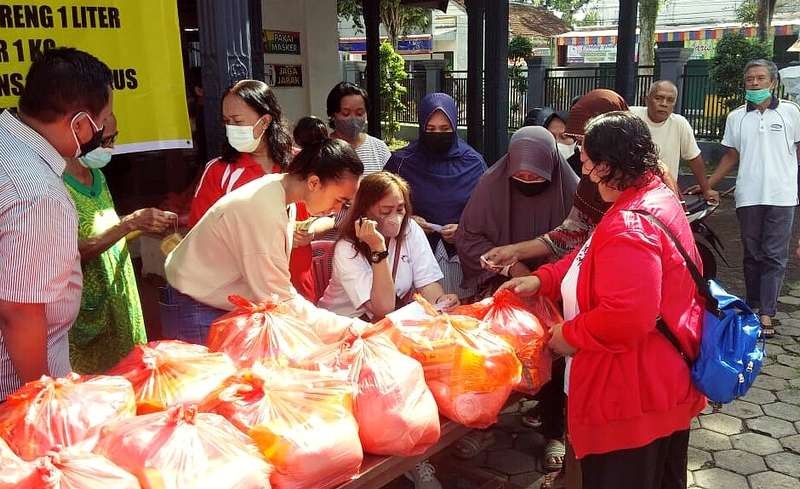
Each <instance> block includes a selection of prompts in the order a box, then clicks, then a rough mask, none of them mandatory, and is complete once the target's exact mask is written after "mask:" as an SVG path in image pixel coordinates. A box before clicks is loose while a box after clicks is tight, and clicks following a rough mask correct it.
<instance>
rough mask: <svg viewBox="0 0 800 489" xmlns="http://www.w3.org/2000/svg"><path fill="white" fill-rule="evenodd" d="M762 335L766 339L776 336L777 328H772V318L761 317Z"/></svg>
mask: <svg viewBox="0 0 800 489" xmlns="http://www.w3.org/2000/svg"><path fill="white" fill-rule="evenodd" d="M761 335H762V336H764V338H766V339H769V338H772V337H774V336H775V328H773V327H772V318H771V317H769V316H764V315H762V316H761Z"/></svg>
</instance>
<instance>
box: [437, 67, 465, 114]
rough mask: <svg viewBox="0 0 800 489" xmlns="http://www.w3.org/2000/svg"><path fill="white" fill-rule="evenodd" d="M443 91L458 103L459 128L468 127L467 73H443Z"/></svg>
mask: <svg viewBox="0 0 800 489" xmlns="http://www.w3.org/2000/svg"><path fill="white" fill-rule="evenodd" d="M442 91H443V92H444V93H446V94H448V95H450V96H451V97H453V100H455V101H456V107H457V108H458V122H457V124H458V125H459V126H466V125H467V72H466V71H446V72H444V73H442Z"/></svg>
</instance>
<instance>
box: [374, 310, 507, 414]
mask: <svg viewBox="0 0 800 489" xmlns="http://www.w3.org/2000/svg"><path fill="white" fill-rule="evenodd" d="M416 300H417V302H418V304H421V305H422V307H423V309H424V311H425V315H424V316H423V317H421V318H420V317H419V316H418V315H416V313H415V314H412V316H414V315H415V316H416V318H414V317H409V318H407V319H405V318H404V317H403V309H401V310H400V311H397V312H396V313H393V314H390V315H389V320H390V321H391V322H392V323H393V324H394V326H395V330H394V332H393V335H392V338H393V341H394V342H395V344H396V345H397V346H398V349H399V350H400V351H401V352H402V353H405V354H406V355H408V356H410V357H412V358H414V359H416V360H417V361H419V362H420V363H421V364H422V368H423V370H424V371H425V380H426V381H427V382H428V387H430V390H431V392H432V393H433V397H434V398H435V399H436V403H437V404H438V405H439V411H440V412H441V413H442V414H443V415H444V416H446V417H448V418H450V419H452V420H453V421H455V422H457V423H461V424H463V425H465V426H469V427H470V428H486V427H488V426H490V425H492V424H494V423H495V422H496V421H497V415H498V414H499V412H500V410H501V409H502V408H503V406H504V405H505V403H506V401H507V400H508V396H509V395H510V394H511V390H512V388H513V387H514V386H515V385H517V384H518V383H519V381H520V375H521V370H522V367H521V365H520V363H519V360H517V356H516V354H515V353H514V349H513V347H512V346H511V345H510V344H509V343H508V342H506V341H505V340H504V339H502V338H500V337H499V336H498V335H496V334H494V333H492V332H491V331H489V329H488V327H487V326H486V324H485V323H482V322H481V321H479V320H477V319H475V318H472V317H468V316H457V315H449V314H442V313H439V312H438V311H436V310H435V309H434V308H433V307H432V306H431V305H430V304H429V303H428V302H427V301H425V300H424V299H422V298H421V297H419V296H417V298H416ZM406 307H409V306H406ZM411 307H412V309H410V310H412V311H413V308H417V309H418V308H419V305H417V304H412V305H411Z"/></svg>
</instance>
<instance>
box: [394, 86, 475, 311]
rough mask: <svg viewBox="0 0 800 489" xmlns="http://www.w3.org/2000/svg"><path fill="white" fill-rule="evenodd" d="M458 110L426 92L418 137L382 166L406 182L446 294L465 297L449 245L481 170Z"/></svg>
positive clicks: (444, 96) (452, 103)
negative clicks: (461, 135) (460, 125)
mask: <svg viewBox="0 0 800 489" xmlns="http://www.w3.org/2000/svg"><path fill="white" fill-rule="evenodd" d="M457 114H458V111H457V109H456V103H455V101H454V100H453V98H452V97H450V96H449V95H447V94H446V93H431V94H428V95H426V96H425V97H424V98H423V99H422V100H421V101H420V103H419V118H418V120H419V139H418V140H417V141H414V142H412V143H411V144H409V145H408V146H406V147H405V148H403V149H401V150H399V151H397V152H395V153H394V154H393V155H392V157H391V158H390V159H389V161H388V163H386V166H385V167H384V170H386V171H390V172H392V173H396V174H398V175H400V176H401V177H403V178H404V179H406V181H407V182H408V183H409V185H410V186H411V204H412V206H413V208H414V214H415V215H414V219H415V220H416V221H417V223H418V224H419V225H420V226H422V229H423V230H424V231H425V233H426V234H427V236H428V241H429V242H430V244H431V248H432V249H433V252H434V255H435V256H436V261H437V262H438V263H439V266H440V267H441V269H442V273H443V274H444V290H445V292H446V293H450V294H458V296H459V297H460V298H462V299H464V298H469V297H471V296H473V295H474V294H475V291H474V290H472V291H470V290H464V289H461V278H462V275H461V265H460V263H459V262H458V255H457V254H456V249H455V246H454V245H453V243H454V239H455V234H456V230H457V229H458V221H459V220H460V219H461V213H462V211H463V210H464V207H465V206H466V205H467V201H469V197H470V195H472V191H473V190H474V189H475V186H476V185H477V184H478V180H480V178H481V176H482V175H483V173H484V172H485V171H486V162H485V161H484V159H483V156H481V155H480V153H478V152H477V151H475V150H474V149H473V148H472V147H471V146H470V145H469V144H467V143H466V142H464V141H463V140H462V139H461V138H459V137H458V132H457V130H456V128H457V125H456V121H457V120H458V119H457Z"/></svg>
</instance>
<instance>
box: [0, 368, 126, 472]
mask: <svg viewBox="0 0 800 489" xmlns="http://www.w3.org/2000/svg"><path fill="white" fill-rule="evenodd" d="M135 414H136V402H135V398H134V395H133V389H132V388H131V384H130V382H128V381H127V380H125V379H123V378H121V377H108V376H95V377H82V376H80V375H78V374H74V373H73V374H69V375H68V376H67V377H65V378H58V379H54V378H51V377H47V376H44V377H42V378H41V379H39V380H36V381H33V382H28V383H27V384H25V385H24V386H22V388H20V389H19V390H18V391H17V392H15V393H14V394H11V395H10V396H9V397H8V398H7V399H6V402H5V403H3V404H2V405H0V436H2V437H3V438H4V439H5V440H6V441H7V442H8V445H9V446H10V447H11V449H12V450H14V451H15V452H16V453H17V455H19V456H20V457H22V458H23V459H25V460H33V459H35V458H37V457H41V456H43V455H45V454H47V452H49V451H51V450H53V449H54V448H55V447H76V448H77V449H79V450H83V451H91V450H92V448H94V446H95V444H96V443H97V439H98V437H99V436H100V429H101V428H102V427H103V425H105V424H107V423H112V422H115V421H119V420H122V419H126V418H131V417H133V416H134V415H135Z"/></svg>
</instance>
